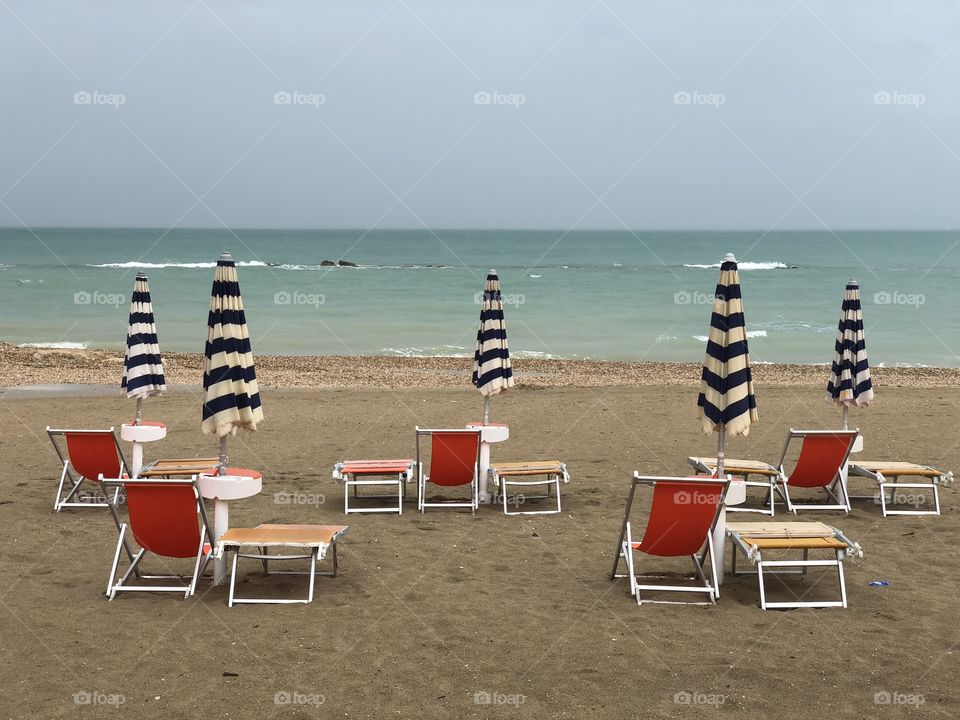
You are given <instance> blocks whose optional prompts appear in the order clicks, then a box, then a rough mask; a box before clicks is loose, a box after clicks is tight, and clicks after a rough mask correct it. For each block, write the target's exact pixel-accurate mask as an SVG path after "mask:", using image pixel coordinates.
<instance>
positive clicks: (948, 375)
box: [0, 343, 960, 389]
mask: <svg viewBox="0 0 960 720" xmlns="http://www.w3.org/2000/svg"><path fill="white" fill-rule="evenodd" d="M255 359H256V366H257V378H258V380H259V381H260V384H261V386H263V387H274V388H374V389H375V388H417V387H423V388H447V387H469V386H470V385H469V383H470V380H469V376H470V372H471V370H472V366H473V361H472V359H470V358H450V357H387V356H342V355H321V356H285V355H257V356H256V358H255ZM163 363H164V371H165V373H166V379H167V384H168V385H181V384H184V385H197V384H199V383H200V382H201V377H202V367H203V356H202V355H201V354H200V353H173V352H171V353H163ZM122 366H123V352H122V351H121V350H55V349H39V348H23V347H17V346H14V345H9V344H7V343H0V387H14V386H17V385H48V384H51V385H53V384H62V383H82V384H95V385H114V384H116V385H119V383H120V375H121V371H122ZM513 367H514V372H515V374H516V377H517V384H518V385H522V386H526V387H528V388H541V387H542V388H547V387H604V386H606V387H611V386H623V385H628V386H654V385H678V386H691V387H692V386H696V385H698V384H699V382H700V365H699V364H698V363H666V362H622V361H608V360H514V361H513ZM871 372H872V375H873V378H874V381H875V383H876V384H877V385H882V386H888V387H898V386H899V387H918V388H935V387H951V386H952V387H958V386H960V368H932V367H931V368H873V369H872V370H871ZM753 374H754V379H755V381H756V382H757V383H758V384H762V385H767V386H808V387H809V386H818V385H823V386H824V387H826V383H827V377H828V375H829V366H828V365H826V364H824V365H781V364H770V365H767V364H763V365H754V366H753Z"/></svg>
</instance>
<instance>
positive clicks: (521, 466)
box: [490, 460, 570, 515]
mask: <svg viewBox="0 0 960 720" xmlns="http://www.w3.org/2000/svg"><path fill="white" fill-rule="evenodd" d="M490 472H491V473H492V474H493V482H494V484H495V485H496V486H497V488H498V492H499V494H500V500H501V502H502V504H503V512H504V514H506V515H551V514H554V513H558V512H560V481H561V480H563V482H565V483H566V482H570V473H569V472H567V466H566V465H565V464H564V463H562V462H560V461H559V460H536V461H527V462H508V463H497V464H496V465H491V466H490ZM540 475H545V476H546V479H545V480H514V479H512V478H531V477H537V476H540ZM508 478H511V479H508ZM538 485H540V486H545V487H546V493H545V494H543V495H525V494H520V493H517V495H516V496H515V497H514V498H513V504H514V505H516V506H519V505H520V504H521V502H526V501H527V500H547V499H549V498H550V489H551V488H554V489H555V492H556V496H557V507H556V509H555V510H554V509H550V510H523V511H521V510H514V511H513V512H510V511H509V510H508V509H507V504H508V500H509V499H510V498H509V493H508V492H507V491H508V488H510V487H534V486H538ZM521 498H522V500H521Z"/></svg>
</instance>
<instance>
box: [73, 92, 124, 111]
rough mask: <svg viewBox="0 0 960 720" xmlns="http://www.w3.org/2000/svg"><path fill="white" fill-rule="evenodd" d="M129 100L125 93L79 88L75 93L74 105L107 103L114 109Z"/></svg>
mask: <svg viewBox="0 0 960 720" xmlns="http://www.w3.org/2000/svg"><path fill="white" fill-rule="evenodd" d="M126 102H127V96H126V95H124V94H123V93H105V92H100V91H99V90H77V92H75V93H74V94H73V104H74V105H106V106H108V107H112V108H113V109H114V110H116V109H119V107H120V106H121V105H124V104H125V103H126Z"/></svg>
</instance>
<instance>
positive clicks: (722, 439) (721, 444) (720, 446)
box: [717, 423, 727, 477]
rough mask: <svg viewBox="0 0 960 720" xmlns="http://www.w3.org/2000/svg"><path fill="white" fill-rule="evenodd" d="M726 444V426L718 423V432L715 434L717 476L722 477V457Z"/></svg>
mask: <svg viewBox="0 0 960 720" xmlns="http://www.w3.org/2000/svg"><path fill="white" fill-rule="evenodd" d="M726 444H727V426H726V425H725V424H723V423H721V424H720V432H719V434H718V436H717V477H723V457H724V454H725V452H726Z"/></svg>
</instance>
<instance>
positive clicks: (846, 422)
mask: <svg viewBox="0 0 960 720" xmlns="http://www.w3.org/2000/svg"><path fill="white" fill-rule="evenodd" d="M849 423H850V407H849V406H848V405H846V404H845V405H844V406H843V429H844V430H849V429H850V428H849Z"/></svg>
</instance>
